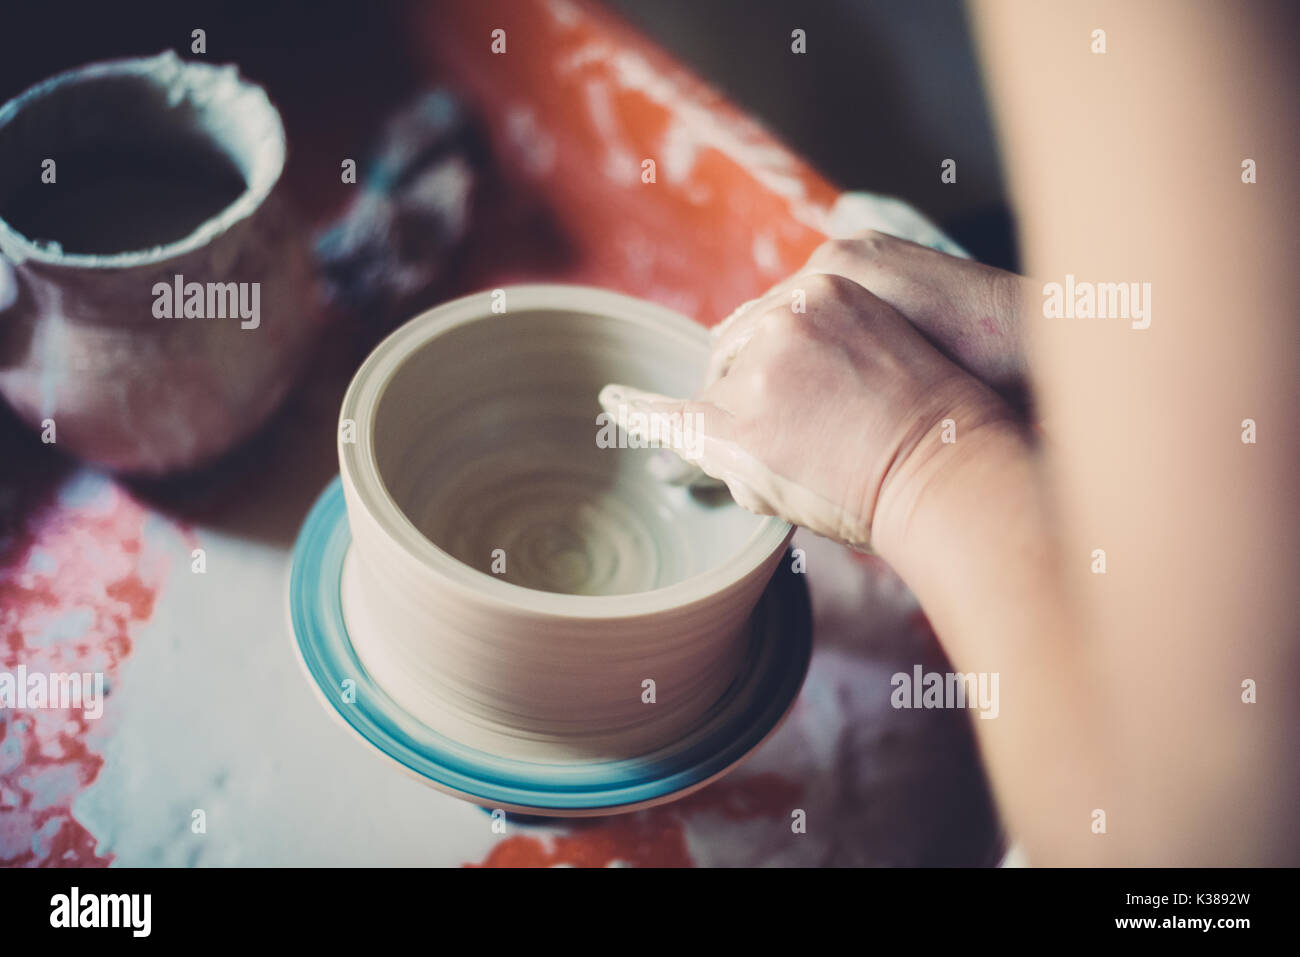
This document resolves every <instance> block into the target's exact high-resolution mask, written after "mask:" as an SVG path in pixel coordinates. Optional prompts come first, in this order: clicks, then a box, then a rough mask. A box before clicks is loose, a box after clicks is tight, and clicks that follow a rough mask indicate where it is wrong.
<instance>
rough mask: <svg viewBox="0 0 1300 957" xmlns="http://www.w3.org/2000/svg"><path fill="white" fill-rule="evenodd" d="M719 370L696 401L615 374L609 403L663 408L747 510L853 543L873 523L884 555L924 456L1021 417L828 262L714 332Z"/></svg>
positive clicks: (686, 446) (666, 419)
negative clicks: (620, 380) (617, 379)
mask: <svg viewBox="0 0 1300 957" xmlns="http://www.w3.org/2000/svg"><path fill="white" fill-rule="evenodd" d="M908 245H911V244H908ZM918 248H920V247H918ZM943 258H945V259H951V258H952V257H943ZM814 259H816V257H814ZM954 262H957V261H956V260H954ZM903 288H904V289H905V290H907V289H909V288H911V287H908V286H906V285H904V286H903ZM920 288H926V287H924V286H921V287H920ZM796 307H802V309H803V311H802V312H800V311H797V309H796ZM939 311H940V310H938V308H937V307H935V315H938V313H939ZM945 321H946V320H945ZM710 379H711V381H710V382H709V384H708V385H707V386H706V387H705V389H704V391H703V392H702V393H701V394H700V395H699V396H698V398H696V399H690V400H688V399H676V398H670V397H666V396H659V395H654V394H652V393H645V392H641V391H639V390H636V389H631V388H628V387H626V386H620V385H610V386H607V387H606V388H605V389H604V390H602V392H601V404H602V406H603V407H604V408H605V410H606V411H607V412H611V413H612V414H615V415H617V413H618V407H619V406H624V411H626V412H640V413H648V414H649V416H660V417H662V418H660V420H659V421H660V422H661V423H665V424H667V425H668V430H667V431H668V432H669V434H671V435H672V445H673V448H674V450H675V451H677V452H678V454H680V455H681V456H682V457H683V458H684V459H686V460H687V461H689V462H692V463H693V464H695V465H698V466H699V468H701V469H702V470H703V471H704V472H705V473H707V474H709V475H711V476H713V477H715V478H717V479H719V480H721V481H722V482H724V483H725V484H726V485H727V487H728V488H729V489H730V491H731V494H732V497H733V498H735V500H736V501H737V502H738V503H739V504H740V505H742V506H744V507H745V508H747V509H749V510H750V511H753V512H757V513H759V514H775V515H780V516H781V517H783V518H785V519H786V520H788V521H790V522H792V523H795V524H799V525H803V526H805V527H807V528H809V529H811V530H812V531H814V532H817V533H819V534H822V535H825V536H827V537H829V538H833V539H836V540H838V541H841V542H845V543H847V544H850V545H853V546H856V547H867V546H868V545H869V544H870V543H871V542H872V541H873V531H874V539H875V542H876V547H877V550H880V551H882V553H883V549H882V548H881V547H880V546H881V541H882V533H883V540H885V541H890V542H893V541H894V540H895V539H896V538H897V537H898V536H899V535H901V531H902V527H903V526H905V524H906V511H907V509H908V508H909V503H911V502H913V501H914V500H915V497H916V495H917V494H918V492H919V489H917V488H916V487H915V485H916V482H918V481H924V480H928V479H923V478H922V477H923V476H927V475H928V474H929V466H928V464H927V463H929V462H930V461H931V460H932V459H933V458H934V457H935V456H943V455H944V454H945V451H947V450H950V449H952V448H953V447H954V445H953V443H952V442H951V441H950V440H946V439H945V433H947V434H948V436H949V438H956V437H957V436H958V435H963V434H966V433H969V432H970V431H971V430H979V429H983V428H985V427H987V426H989V425H990V424H992V423H1006V422H1010V421H1012V420H1014V418H1015V417H1014V414H1013V413H1012V412H1011V410H1010V408H1009V407H1008V406H1007V405H1006V404H1005V403H1004V402H1003V401H1002V400H1001V399H999V398H998V397H997V396H996V395H995V394H994V393H993V392H992V391H991V390H990V389H989V388H988V387H986V386H984V385H983V384H982V383H980V382H979V381H978V380H977V379H975V378H974V377H973V376H971V375H969V374H967V373H966V372H964V371H962V369H960V368H959V367H958V366H957V365H956V364H955V363H954V362H953V361H952V360H950V359H948V358H946V357H945V356H944V355H942V354H941V353H940V352H939V351H938V349H936V348H935V347H934V346H933V345H931V343H930V342H928V341H927V340H926V338H925V337H924V336H923V335H922V334H921V332H919V331H918V329H917V328H916V327H914V326H913V324H912V323H910V322H909V321H908V319H907V318H904V316H903V315H902V314H901V313H900V312H899V311H898V310H897V309H895V308H894V307H893V306H891V305H889V304H888V303H887V302H885V301H884V300H883V299H881V298H880V297H878V296H877V295H875V294H873V293H872V292H869V291H868V290H867V289H866V288H864V287H863V286H862V285H860V284H859V283H858V282H855V281H853V280H852V279H850V278H846V277H845V276H843V275H837V274H831V273H829V272H825V271H820V270H819V271H816V272H811V273H800V274H796V275H795V276H794V277H792V278H791V279H789V280H787V281H786V282H784V283H782V284H780V285H778V286H777V287H775V288H774V289H773V290H771V291H770V292H769V293H767V294H766V295H765V296H763V297H762V298H760V299H758V300H754V301H752V302H750V303H746V304H745V306H743V307H742V308H741V309H740V310H738V311H737V313H736V314H735V315H734V316H733V317H732V318H731V319H730V320H729V321H728V323H727V324H726V326H725V328H723V329H722V331H721V333H720V335H719V336H718V337H717V339H716V342H715V349H714V361H713V363H712V366H711V369H710ZM686 417H690V418H689V421H690V422H691V423H694V425H693V426H692V427H691V428H684V427H683V426H684V425H685V424H686V422H687V421H688V420H687V418H686ZM620 420H621V421H632V422H635V421H636V420H635V419H633V420H629V418H628V416H626V415H625V416H622V417H621V419H620ZM645 437H649V436H645Z"/></svg>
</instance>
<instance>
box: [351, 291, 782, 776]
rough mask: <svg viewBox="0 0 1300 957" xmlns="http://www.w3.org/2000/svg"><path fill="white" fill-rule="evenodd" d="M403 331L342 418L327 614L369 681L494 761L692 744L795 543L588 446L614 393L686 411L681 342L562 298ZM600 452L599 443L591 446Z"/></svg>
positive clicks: (606, 295)
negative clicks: (602, 402) (337, 605)
mask: <svg viewBox="0 0 1300 957" xmlns="http://www.w3.org/2000/svg"><path fill="white" fill-rule="evenodd" d="M494 302H497V303H500V302H501V299H500V298H499V297H498V298H494V297H493V296H492V295H491V294H489V293H484V294H481V295H477V296H471V297H467V298H465V299H460V300H457V301H455V302H452V303H449V304H447V305H444V306H441V307H439V308H437V309H433V310H431V311H429V312H426V313H424V314H423V315H421V316H419V317H417V318H416V319H413V320H412V321H410V322H409V323H407V324H406V325H405V326H403V327H402V328H401V329H399V330H398V331H397V332H395V333H394V334H393V335H392V336H390V337H389V338H388V339H386V340H385V341H384V342H383V343H381V344H380V346H379V347H378V348H377V349H376V350H375V351H374V352H373V353H372V354H371V355H370V357H369V358H368V359H367V360H366V361H365V363H364V364H363V365H362V367H361V369H360V370H359V371H358V372H357V374H356V377H355V378H354V379H353V382H352V384H351V387H350V388H349V390H348V393H347V396H346V397H345V399H344V402H343V408H342V413H341V421H340V430H339V461H340V472H341V479H342V488H343V493H344V496H345V499H346V503H347V518H348V525H349V527H350V531H351V539H352V542H351V546H350V548H349V550H348V554H347V558H346V560H345V561H344V562H343V568H342V609H343V613H344V617H345V618H346V627H347V631H348V633H349V635H350V640H351V644H352V646H353V647H354V648H355V651H356V654H357V656H358V657H359V659H360V661H361V663H362V664H363V665H364V666H365V668H366V670H367V671H368V672H369V673H370V675H371V676H372V677H373V678H374V680H375V681H376V682H377V683H378V684H379V685H380V686H381V687H382V688H383V689H384V690H385V691H386V692H387V693H388V694H389V695H390V696H391V697H392V698H393V700H394V701H396V702H397V703H398V704H399V705H401V706H402V707H403V708H404V709H406V710H407V711H408V712H409V713H410V714H412V715H414V716H415V717H417V718H419V719H420V720H421V721H422V722H424V723H425V724H427V725H428V726H429V727H430V728H432V729H434V730H436V731H438V732H439V733H441V734H444V735H446V736H447V737H448V738H450V739H452V740H454V741H458V742H461V743H462V744H465V745H467V746H470V747H474V748H479V749H482V750H484V751H486V752H490V753H492V754H496V755H501V756H504V757H513V758H521V759H527V760H533V761H557V762H559V761H570V760H575V759H610V758H620V757H631V756H635V755H639V754H644V753H646V752H649V751H653V750H655V749H656V748H658V747H662V746H663V745H665V744H666V743H669V742H672V741H674V740H676V739H678V738H680V737H681V736H683V735H684V734H686V733H688V732H689V731H690V729H691V728H692V727H693V726H695V725H697V724H698V723H699V722H700V721H701V719H702V718H703V717H704V716H705V715H706V713H707V712H708V711H709V709H710V708H711V707H712V706H713V705H714V704H715V703H716V702H717V701H718V700H719V698H720V697H721V696H722V695H723V693H724V692H725V691H726V690H727V689H728V687H729V686H730V685H731V684H732V683H733V681H734V680H735V679H736V677H737V675H738V674H739V673H740V672H741V671H742V669H743V668H744V667H745V665H746V661H745V656H746V652H747V648H748V646H749V642H748V638H749V634H750V630H749V628H748V619H749V616H750V613H751V611H752V610H753V608H754V606H755V604H756V602H757V601H758V598H759V596H760V594H761V593H762V591H763V589H764V587H765V586H766V584H767V582H768V579H769V578H770V577H771V575H772V572H773V570H774V568H775V566H776V563H777V562H778V561H779V559H780V557H781V555H782V554H783V552H784V548H785V544H786V542H787V540H788V539H789V536H790V533H791V528H790V526H788V525H787V524H785V523H784V522H782V521H780V520H777V519H774V518H763V517H759V516H755V515H752V514H750V513H749V512H746V511H744V510H743V509H741V508H739V507H738V506H736V505H735V504H734V503H732V502H730V500H728V499H726V498H723V499H722V500H721V501H719V499H718V498H717V497H716V496H709V497H701V496H700V495H699V494H698V493H697V492H693V491H692V490H691V489H689V488H684V487H681V486H672V485H667V484H664V483H661V482H659V481H657V480H656V479H655V477H654V473H653V470H652V469H651V468H650V467H649V462H650V460H651V459H652V457H653V456H654V455H655V451H654V450H651V449H636V448H618V447H614V448H607V447H602V445H601V444H600V443H598V441H597V438H598V434H599V433H600V431H601V426H600V424H599V423H598V416H599V415H600V414H601V409H600V406H599V404H598V402H597V395H598V394H599V392H600V389H601V387H602V386H603V385H604V384H605V383H607V382H610V381H618V382H626V383H630V384H635V385H636V386H637V387H639V388H645V389H649V390H654V391H657V392H663V393H667V394H689V393H690V392H691V390H692V389H693V388H694V387H695V385H696V384H697V383H698V381H699V380H700V377H701V376H702V374H703V371H704V366H705V363H706V361H707V358H708V350H709V343H708V336H707V334H706V333H705V331H704V330H703V329H702V328H701V327H700V326H698V325H697V324H695V323H693V322H691V321H690V320H689V319H686V318H684V317H682V316H680V315H678V314H676V313H673V312H671V311H669V310H667V309H664V308H661V307H659V306H655V305H652V304H650V303H646V302H641V301H639V300H635V299H631V298H628V297H626V296H621V295H618V294H615V293H611V292H605V291H601V290H596V289H588V288H583V287H573V286H518V287H513V288H508V289H506V290H505V291H504V305H505V309H506V311H505V312H493V311H492V306H493V303H494ZM606 444H608V443H606Z"/></svg>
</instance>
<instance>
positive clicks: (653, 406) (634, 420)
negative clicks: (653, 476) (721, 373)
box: [600, 383, 731, 471]
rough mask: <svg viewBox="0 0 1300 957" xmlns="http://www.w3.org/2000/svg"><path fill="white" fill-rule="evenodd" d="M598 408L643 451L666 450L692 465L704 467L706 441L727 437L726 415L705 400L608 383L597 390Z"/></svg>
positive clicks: (728, 430) (727, 420)
mask: <svg viewBox="0 0 1300 957" xmlns="http://www.w3.org/2000/svg"><path fill="white" fill-rule="evenodd" d="M600 406H601V408H602V409H604V410H605V413H606V414H607V415H609V416H610V418H611V419H612V420H613V421H614V422H615V423H617V425H618V427H619V428H620V429H623V430H624V431H626V432H627V433H628V435H629V436H634V437H636V439H637V440H638V442H640V443H643V444H644V445H645V447H646V448H666V449H671V450H672V451H673V452H676V453H677V455H678V456H680V457H681V458H682V459H684V460H685V461H686V462H689V463H690V464H692V465H697V466H700V467H702V468H705V470H706V471H707V467H706V466H705V464H704V462H703V461H702V460H703V458H704V456H705V450H704V446H705V444H706V438H709V437H711V438H714V439H726V438H728V437H729V436H730V432H731V429H730V416H728V415H727V414H726V413H725V412H723V411H722V410H721V409H719V408H718V407H717V406H715V405H713V404H712V403H710V402H707V401H701V400H697V399H675V398H672V397H671V396H666V395H660V394H659V393H657V392H646V391H644V390H642V389H634V388H632V387H631V386H626V385H619V384H618V383H611V384H610V385H607V386H605V387H604V388H603V389H601V390H600Z"/></svg>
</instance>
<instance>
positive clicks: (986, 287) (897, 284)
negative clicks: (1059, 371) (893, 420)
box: [800, 231, 1039, 387]
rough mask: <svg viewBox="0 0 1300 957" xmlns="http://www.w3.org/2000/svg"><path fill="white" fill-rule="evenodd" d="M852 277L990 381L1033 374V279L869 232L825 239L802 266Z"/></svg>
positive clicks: (1035, 289) (1004, 381)
mask: <svg viewBox="0 0 1300 957" xmlns="http://www.w3.org/2000/svg"><path fill="white" fill-rule="evenodd" d="M814 272H830V273H836V274H838V275H841V276H845V277H846V278H848V279H852V280H853V281H854V282H856V283H858V284H859V285H861V286H864V287H865V288H867V289H869V290H871V292H872V293H874V294H875V295H876V296H878V297H879V298H881V299H883V300H884V301H885V302H887V303H889V304H890V305H891V306H893V307H894V308H895V309H897V310H898V311H899V312H901V313H902V314H903V315H904V316H906V317H907V319H908V320H909V321H910V322H911V323H912V324H913V325H914V326H916V327H917V328H918V329H920V330H921V332H922V333H924V334H925V336H926V337H927V338H928V339H929V340H930V341H931V342H933V343H934V344H935V345H936V346H938V347H939V349H940V350H941V351H943V352H944V353H946V354H947V355H948V356H949V357H951V358H952V359H954V360H956V362H957V363H958V364H959V365H961V366H962V367H963V368H965V369H966V370H967V371H968V372H970V373H972V374H973V375H974V376H975V377H976V378H978V379H981V380H982V381H984V382H986V383H987V384H990V385H993V386H995V387H1001V386H1003V385H1007V384H1009V383H1012V382H1015V381H1016V380H1019V379H1021V378H1023V377H1024V375H1025V373H1026V362H1025V337H1024V334H1023V320H1022V316H1021V309H1022V306H1023V305H1024V303H1025V302H1027V301H1029V300H1030V297H1032V296H1035V295H1038V288H1039V287H1038V286H1037V284H1035V283H1034V282H1033V281H1032V280H1029V279H1026V278H1025V277H1023V276H1018V275H1016V274H1015V273H1010V272H1006V271H1005V270H1002V269H996V268H994V267H992V266H986V265H984V264H983V263H978V262H975V261H974V260H970V259H964V258H961V257H958V256H950V255H948V254H947V253H943V252H939V251H938V250H935V249H931V248H929V247H928V246H922V245H919V244H917V243H912V242H908V241H907V240H904V239H898V238H897V237H894V236H890V235H887V234H885V233H880V232H875V231H867V232H864V233H860V234H858V235H857V236H854V237H852V238H849V239H835V240H830V241H828V242H825V243H822V245H820V246H818V247H817V249H816V250H814V251H813V254H812V255H811V256H810V257H809V259H808V262H807V263H805V264H804V267H803V269H801V270H800V273H802V274H808V273H814Z"/></svg>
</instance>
